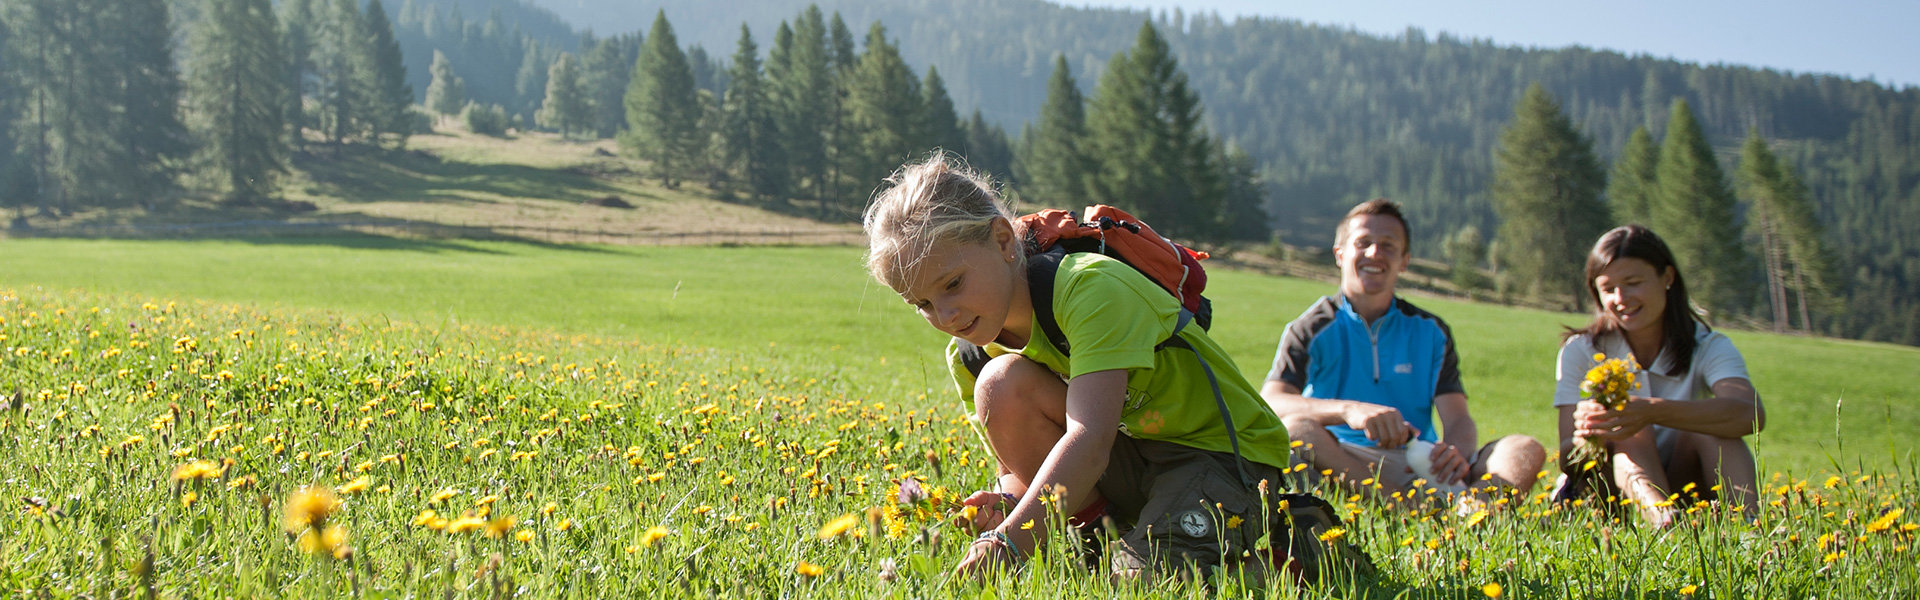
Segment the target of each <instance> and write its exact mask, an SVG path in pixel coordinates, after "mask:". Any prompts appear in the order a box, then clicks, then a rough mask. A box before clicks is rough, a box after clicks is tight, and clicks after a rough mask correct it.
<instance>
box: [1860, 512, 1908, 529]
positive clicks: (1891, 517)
mask: <svg viewBox="0 0 1920 600" xmlns="http://www.w3.org/2000/svg"><path fill="white" fill-rule="evenodd" d="M1906 513H1907V509H1904V508H1895V509H1893V510H1890V511H1887V514H1884V515H1880V518H1877V519H1874V520H1873V522H1871V523H1867V533H1880V532H1882V531H1886V530H1888V529H1892V528H1893V523H1894V521H1898V520H1900V515H1904V514H1906Z"/></svg>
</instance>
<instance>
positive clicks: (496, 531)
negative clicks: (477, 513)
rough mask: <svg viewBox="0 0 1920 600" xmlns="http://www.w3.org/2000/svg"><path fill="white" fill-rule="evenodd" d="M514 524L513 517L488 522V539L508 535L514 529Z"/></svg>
mask: <svg viewBox="0 0 1920 600" xmlns="http://www.w3.org/2000/svg"><path fill="white" fill-rule="evenodd" d="M513 523H514V519H513V517H499V518H495V519H492V520H489V521H487V527H486V530H487V531H486V533H487V537H490V538H497V537H500V536H503V535H506V534H507V531H508V530H510V529H513Z"/></svg>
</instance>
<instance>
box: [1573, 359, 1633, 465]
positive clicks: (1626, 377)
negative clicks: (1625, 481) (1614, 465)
mask: <svg viewBox="0 0 1920 600" xmlns="http://www.w3.org/2000/svg"><path fill="white" fill-rule="evenodd" d="M1593 361H1594V362H1597V363H1600V364H1597V365H1594V367H1593V368H1592V369H1590V370H1588V371H1587V379H1586V381H1582V382H1580V397H1582V398H1586V399H1588V400H1592V401H1594V402H1598V403H1600V405H1601V406H1604V407H1606V409H1607V410H1620V409H1622V408H1625V407H1626V406H1627V393H1628V392H1631V391H1633V387H1634V375H1633V364H1632V363H1630V362H1628V361H1627V359H1624V358H1612V359H1610V358H1607V355H1605V354H1595V355H1593ZM1606 455H1607V448H1606V446H1604V445H1602V444H1600V443H1599V442H1597V441H1594V440H1593V439H1592V438H1584V437H1583V438H1580V439H1579V440H1577V441H1575V442H1574V443H1573V462H1576V463H1580V464H1583V465H1584V464H1586V463H1589V462H1591V461H1595V460H1599V459H1601V458H1603V457H1605V456H1606ZM1584 468H1585V467H1583V470H1584Z"/></svg>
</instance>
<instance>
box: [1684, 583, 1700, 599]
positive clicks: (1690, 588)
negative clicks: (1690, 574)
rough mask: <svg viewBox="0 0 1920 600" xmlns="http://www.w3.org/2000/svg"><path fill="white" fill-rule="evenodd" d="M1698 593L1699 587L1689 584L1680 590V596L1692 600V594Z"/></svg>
mask: <svg viewBox="0 0 1920 600" xmlns="http://www.w3.org/2000/svg"><path fill="white" fill-rule="evenodd" d="M1699 592H1700V586H1697V585H1693V584H1691V583H1689V584H1687V586H1686V587H1683V588H1680V595H1681V596H1685V597H1688V598H1692V597H1693V595H1694V594H1696V593H1699Z"/></svg>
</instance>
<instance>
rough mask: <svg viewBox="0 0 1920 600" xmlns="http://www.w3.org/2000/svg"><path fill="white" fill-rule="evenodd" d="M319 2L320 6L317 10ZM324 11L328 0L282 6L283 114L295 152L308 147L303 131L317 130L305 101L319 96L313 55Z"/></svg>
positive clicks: (297, 0)
mask: <svg viewBox="0 0 1920 600" xmlns="http://www.w3.org/2000/svg"><path fill="white" fill-rule="evenodd" d="M316 2H319V3H320V6H319V7H317V8H316V6H315V3H316ZM325 8H326V0H286V2H284V3H282V4H281V5H280V29H281V31H282V39H283V40H284V41H285V42H286V43H285V52H286V53H285V55H284V56H285V57H286V60H287V73H286V85H285V88H286V90H287V97H286V104H285V106H284V107H283V108H282V114H283V115H285V121H286V123H287V131H288V137H290V138H292V140H293V146H294V148H295V149H299V148H302V147H304V146H305V145H306V135H305V134H304V133H303V131H304V130H305V129H308V128H313V127H315V126H317V123H316V122H315V119H313V116H312V115H309V114H308V113H307V108H306V101H307V97H309V96H313V95H315V93H316V92H317V89H316V86H315V84H316V80H317V78H318V76H319V71H318V69H317V67H316V66H315V63H314V51H315V49H316V48H317V47H318V46H319V45H320V43H321V39H320V36H321V31H323V28H322V27H321V25H320V23H319V22H318V21H317V20H316V19H317V18H318V16H317V15H319V14H322V12H321V11H324V10H325Z"/></svg>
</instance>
